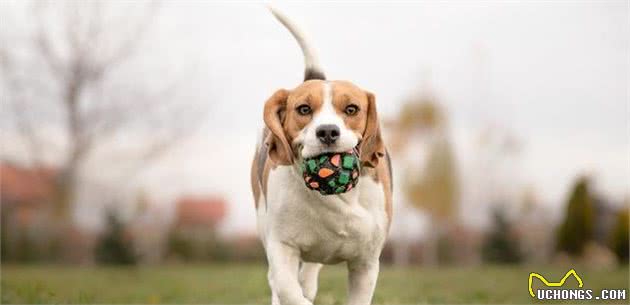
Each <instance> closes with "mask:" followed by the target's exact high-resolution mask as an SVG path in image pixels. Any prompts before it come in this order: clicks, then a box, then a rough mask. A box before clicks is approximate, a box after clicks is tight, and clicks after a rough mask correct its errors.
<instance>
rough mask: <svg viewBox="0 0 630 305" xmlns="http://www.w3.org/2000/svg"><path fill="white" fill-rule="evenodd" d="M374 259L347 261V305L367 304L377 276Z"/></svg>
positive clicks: (370, 299) (376, 263)
mask: <svg viewBox="0 0 630 305" xmlns="http://www.w3.org/2000/svg"><path fill="white" fill-rule="evenodd" d="M378 268H379V261H378V257H377V258H376V259H369V260H363V259H362V260H357V261H351V262H348V280H349V283H348V305H369V304H370V303H371V302H372V295H373V294H374V288H375V287H376V280H377V278H378Z"/></svg>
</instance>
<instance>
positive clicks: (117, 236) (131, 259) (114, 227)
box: [94, 211, 137, 265]
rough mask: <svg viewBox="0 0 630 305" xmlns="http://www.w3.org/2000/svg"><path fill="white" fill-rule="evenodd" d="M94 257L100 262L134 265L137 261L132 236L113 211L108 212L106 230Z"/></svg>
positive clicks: (98, 243)
mask: <svg viewBox="0 0 630 305" xmlns="http://www.w3.org/2000/svg"><path fill="white" fill-rule="evenodd" d="M94 257H95V258H96V262H97V263H100V264H112V265H133V264H135V263H136V262H137V257H136V254H135V253H134V248H133V241H132V239H131V236H130V235H129V234H127V232H126V230H125V225H124V224H123V223H122V221H121V220H120V218H119V217H118V215H117V214H116V213H115V212H113V211H109V212H108V213H107V227H106V231H105V233H104V234H103V235H102V236H101V238H100V239H99V240H98V242H97V245H96V248H95V252H94Z"/></svg>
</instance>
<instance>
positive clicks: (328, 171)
mask: <svg viewBox="0 0 630 305" xmlns="http://www.w3.org/2000/svg"><path fill="white" fill-rule="evenodd" d="M334 173H335V172H334V171H333V170H331V169H329V168H322V169H320V170H319V172H318V173H317V174H318V175H319V176H320V177H322V178H326V177H328V176H330V175H332V174H334Z"/></svg>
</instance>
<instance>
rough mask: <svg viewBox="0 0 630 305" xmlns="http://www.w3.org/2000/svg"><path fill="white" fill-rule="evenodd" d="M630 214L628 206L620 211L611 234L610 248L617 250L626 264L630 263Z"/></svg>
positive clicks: (619, 257) (621, 260) (616, 252)
mask: <svg viewBox="0 0 630 305" xmlns="http://www.w3.org/2000/svg"><path fill="white" fill-rule="evenodd" d="M626 207H627V205H626ZM629 214H630V210H628V208H625V209H623V210H621V211H619V213H618V214H617V221H616V222H615V226H614V227H613V230H612V232H611V236H610V248H611V249H612V250H613V252H615V254H616V255H617V258H618V259H619V261H620V262H622V263H625V264H627V263H628V251H629V249H628V248H629V247H628V243H630V236H629V234H628V226H629V225H630V224H629V221H628V218H629Z"/></svg>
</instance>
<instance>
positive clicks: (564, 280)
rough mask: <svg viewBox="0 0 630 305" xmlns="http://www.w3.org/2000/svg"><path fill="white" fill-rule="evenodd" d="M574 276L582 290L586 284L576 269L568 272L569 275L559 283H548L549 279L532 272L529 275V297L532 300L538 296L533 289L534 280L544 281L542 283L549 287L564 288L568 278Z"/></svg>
mask: <svg viewBox="0 0 630 305" xmlns="http://www.w3.org/2000/svg"><path fill="white" fill-rule="evenodd" d="M571 275H573V277H575V279H576V280H577V282H578V287H580V288H582V286H584V283H583V282H582V278H580V276H579V275H578V274H577V273H576V272H575V270H574V269H571V270H569V271H567V273H566V274H565V275H564V277H563V278H562V279H561V280H560V281H559V282H549V281H547V279H545V278H544V277H543V276H542V275H540V274H538V273H535V272H532V273H530V274H529V280H528V283H529V295H531V296H532V298H536V295H535V294H534V290H533V289H532V282H533V280H534V278H538V279H539V280H541V281H542V283H543V284H544V285H545V286H547V287H562V285H564V282H566V280H567V278H569V276H571Z"/></svg>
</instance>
